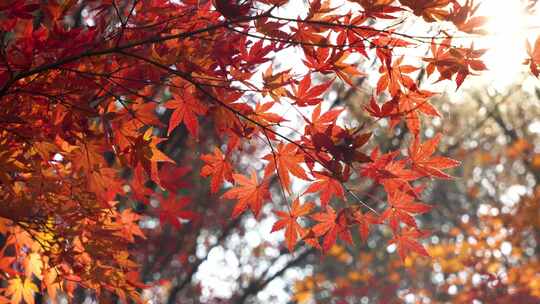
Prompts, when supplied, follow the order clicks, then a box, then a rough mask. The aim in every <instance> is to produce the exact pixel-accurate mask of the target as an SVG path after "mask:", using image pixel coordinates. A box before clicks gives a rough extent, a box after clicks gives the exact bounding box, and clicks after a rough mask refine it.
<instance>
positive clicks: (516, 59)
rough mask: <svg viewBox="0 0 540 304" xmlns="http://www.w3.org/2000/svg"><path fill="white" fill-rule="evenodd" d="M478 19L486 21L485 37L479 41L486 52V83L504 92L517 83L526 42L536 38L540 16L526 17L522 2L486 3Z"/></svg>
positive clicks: (492, 1)
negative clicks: (504, 89)
mask: <svg viewBox="0 0 540 304" xmlns="http://www.w3.org/2000/svg"><path fill="white" fill-rule="evenodd" d="M479 15H483V16H487V17H489V21H488V23H487V24H486V26H485V29H486V30H487V31H488V34H487V36H486V37H485V38H481V39H479V45H480V46H481V47H484V48H487V49H489V51H488V52H487V53H486V55H485V57H484V59H485V62H486V64H487V66H488V68H489V71H488V72H487V73H486V76H488V81H489V82H491V85H492V86H493V87H494V88H503V87H506V86H508V85H510V84H511V83H513V82H515V81H516V78H519V76H520V73H521V72H522V71H523V70H524V68H525V66H524V65H522V62H523V60H524V58H525V57H526V49H525V41H526V39H529V40H532V39H535V38H536V35H538V32H537V30H538V26H539V25H540V24H539V21H538V20H539V19H540V14H539V12H538V11H537V12H536V13H535V14H534V15H528V14H527V13H526V12H525V10H524V5H523V2H522V1H517V0H514V1H504V2H502V1H499V0H486V1H484V2H483V4H482V6H481V7H480V9H479Z"/></svg>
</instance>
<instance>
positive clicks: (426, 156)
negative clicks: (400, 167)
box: [409, 133, 460, 179]
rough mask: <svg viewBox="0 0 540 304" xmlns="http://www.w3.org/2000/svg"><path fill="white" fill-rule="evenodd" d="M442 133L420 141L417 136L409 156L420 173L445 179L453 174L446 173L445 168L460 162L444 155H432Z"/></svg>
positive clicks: (410, 148)
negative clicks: (422, 141)
mask: <svg viewBox="0 0 540 304" xmlns="http://www.w3.org/2000/svg"><path fill="white" fill-rule="evenodd" d="M441 136H442V135H441V134H440V133H439V134H437V135H435V137H433V138H432V139H429V140H427V141H425V142H424V143H421V142H420V139H419V137H418V136H416V137H415V138H414V140H413V142H412V144H411V146H410V147H409V158H410V161H411V163H412V169H413V170H415V171H417V172H418V173H420V174H423V175H427V176H433V177H438V178H443V179H449V178H451V177H452V176H450V175H448V174H446V173H444V172H443V171H442V170H443V169H449V168H453V167H456V166H458V165H459V164H460V162H458V161H456V160H453V159H451V158H447V157H443V156H432V154H433V153H434V152H435V149H436V148H437V145H438V144H439V141H440V140H441Z"/></svg>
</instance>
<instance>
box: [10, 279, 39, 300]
mask: <svg viewBox="0 0 540 304" xmlns="http://www.w3.org/2000/svg"><path fill="white" fill-rule="evenodd" d="M34 292H38V288H37V286H36V284H34V283H32V280H31V279H29V278H25V279H24V281H23V280H22V279H21V278H20V277H16V278H14V279H11V280H9V281H8V287H7V290H6V295H7V296H10V297H11V303H12V304H19V303H21V300H22V299H24V301H25V302H26V304H34Z"/></svg>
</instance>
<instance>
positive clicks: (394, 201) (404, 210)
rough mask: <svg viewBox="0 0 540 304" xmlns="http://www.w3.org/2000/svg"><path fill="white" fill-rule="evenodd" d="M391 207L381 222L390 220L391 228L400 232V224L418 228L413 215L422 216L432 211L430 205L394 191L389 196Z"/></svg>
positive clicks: (385, 212)
mask: <svg viewBox="0 0 540 304" xmlns="http://www.w3.org/2000/svg"><path fill="white" fill-rule="evenodd" d="M388 203H389V204H390V207H389V208H388V209H386V210H385V211H384V213H383V214H382V215H381V218H380V220H381V222H383V221H385V220H388V222H389V225H390V228H392V230H394V231H398V229H399V223H401V222H403V223H405V224H406V225H408V226H410V227H416V221H415V220H414V217H413V216H412V215H411V214H422V213H426V212H428V211H429V210H431V206H430V205H426V204H423V203H419V202H416V201H414V197H413V196H411V195H409V194H407V193H405V192H402V191H393V192H391V193H389V194H388Z"/></svg>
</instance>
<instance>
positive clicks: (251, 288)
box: [234, 248, 316, 304]
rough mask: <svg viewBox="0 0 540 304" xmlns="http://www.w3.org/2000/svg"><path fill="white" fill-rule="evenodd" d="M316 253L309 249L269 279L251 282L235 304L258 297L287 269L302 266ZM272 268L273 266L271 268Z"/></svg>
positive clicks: (314, 250)
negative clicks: (305, 260) (251, 297)
mask: <svg viewBox="0 0 540 304" xmlns="http://www.w3.org/2000/svg"><path fill="white" fill-rule="evenodd" d="M315 252H316V249H315V248H309V249H306V250H304V251H303V252H302V253H300V254H299V255H298V256H296V257H295V258H293V259H292V260H290V261H289V262H288V263H287V264H285V266H283V267H282V268H281V269H280V270H279V271H277V272H276V273H274V274H273V275H271V276H270V277H268V278H266V279H265V278H264V277H261V278H260V279H258V280H256V281H253V282H251V283H250V284H249V285H248V287H247V288H246V289H244V292H243V293H242V294H241V295H240V296H239V297H238V298H237V299H235V301H234V303H237V304H243V303H245V302H246V300H247V299H248V298H249V297H250V296H255V295H257V294H258V293H259V292H260V291H261V290H263V289H264V288H265V287H266V286H267V285H268V284H270V282H272V281H273V280H275V279H277V278H278V277H280V276H282V275H283V274H284V273H285V271H287V269H289V268H291V267H294V266H296V265H298V264H300V263H301V262H302V261H303V260H304V259H306V258H307V257H308V256H309V255H311V254H313V253H315ZM270 267H271V266H270Z"/></svg>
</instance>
